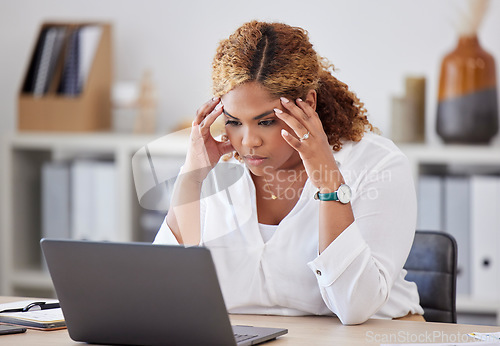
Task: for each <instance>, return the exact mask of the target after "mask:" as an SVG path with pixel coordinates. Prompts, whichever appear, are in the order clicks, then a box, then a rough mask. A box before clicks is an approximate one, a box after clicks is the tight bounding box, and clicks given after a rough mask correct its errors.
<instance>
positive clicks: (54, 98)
mask: <svg viewBox="0 0 500 346" xmlns="http://www.w3.org/2000/svg"><path fill="white" fill-rule="evenodd" d="M35 42H36V44H35V45H34V49H33V53H32V55H31V57H30V58H29V61H28V68H27V72H26V74H25V76H24V80H23V83H22V87H21V90H20V93H19V98H18V102H19V104H18V128H19V130H38V131H40V130H42V131H96V130H108V129H110V128H111V84H112V62H111V57H112V54H111V46H112V45H111V25H110V24H108V23H96V22H60V23H57V22H48V23H44V24H42V26H41V28H40V32H39V34H38V36H37V38H36V41H35Z"/></svg>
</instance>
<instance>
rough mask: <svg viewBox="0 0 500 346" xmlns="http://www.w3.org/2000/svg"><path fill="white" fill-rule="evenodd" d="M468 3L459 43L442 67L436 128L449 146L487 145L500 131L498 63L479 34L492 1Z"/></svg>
mask: <svg viewBox="0 0 500 346" xmlns="http://www.w3.org/2000/svg"><path fill="white" fill-rule="evenodd" d="M467 4H468V6H467V7H468V9H466V10H465V11H463V12H461V18H460V21H459V25H458V28H457V29H458V33H459V39H458V44H457V46H456V48H455V49H454V50H453V51H452V52H451V53H449V54H447V55H446V56H445V57H444V58H443V61H442V64H441V76H440V80H439V95H438V110H437V122H436V127H437V133H438V134H439V136H440V137H441V138H442V139H443V140H444V142H445V143H469V144H487V143H489V141H490V140H491V139H492V138H493V137H494V136H495V135H496V133H497V132H498V100H497V83H496V71H495V60H494V58H493V56H492V55H491V54H489V53H488V52H486V51H485V50H484V49H483V48H482V47H481V44H480V43H479V39H478V35H477V32H478V29H479V26H480V24H481V21H482V19H483V17H484V14H485V13H486V9H487V6H488V1H487V0H469V1H468V2H467Z"/></svg>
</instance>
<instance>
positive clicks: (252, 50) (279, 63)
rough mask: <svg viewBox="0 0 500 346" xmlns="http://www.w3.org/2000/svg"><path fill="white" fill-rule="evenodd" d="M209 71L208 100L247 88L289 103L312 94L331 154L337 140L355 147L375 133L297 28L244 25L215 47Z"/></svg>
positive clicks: (354, 100) (360, 105) (350, 94)
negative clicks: (257, 85)
mask: <svg viewBox="0 0 500 346" xmlns="http://www.w3.org/2000/svg"><path fill="white" fill-rule="evenodd" d="M212 66H213V72H212V82H213V94H214V96H222V95H224V94H226V93H228V92H229V91H231V90H232V89H234V88H235V87H237V86H239V85H242V84H243V83H247V82H259V83H260V84H261V85H262V86H263V87H264V88H265V89H266V90H267V91H268V92H269V93H270V94H271V95H273V96H275V97H276V98H278V97H281V96H285V97H287V98H290V99H292V100H294V99H296V98H299V97H301V98H304V97H305V96H306V95H307V93H308V92H309V91H310V90H316V93H317V105H316V112H317V113H318V115H319V117H320V119H321V122H322V124H323V129H324V131H325V133H326V135H327V136H328V141H329V143H330V145H332V147H333V150H335V151H338V150H340V149H341V148H342V144H341V139H346V140H352V141H359V140H361V138H362V137H363V134H364V132H365V131H374V130H375V128H374V127H373V126H372V124H371V123H370V122H369V121H368V119H367V112H366V109H365V107H364V104H363V103H362V102H361V101H360V100H359V99H358V97H357V96H356V95H355V94H354V93H353V92H352V91H350V90H349V88H348V86H347V85H346V84H345V83H343V82H341V81H339V80H338V79H337V78H335V77H334V76H333V75H332V72H333V71H334V66H333V65H332V64H330V63H329V62H328V60H326V59H325V58H322V57H320V56H319V55H318V54H317V53H316V51H315V50H314V49H313V45H312V44H311V43H310V42H309V37H308V34H307V31H306V30H304V29H302V28H299V27H292V26H289V25H286V24H282V23H265V22H258V21H251V22H248V23H245V24H243V25H242V26H241V27H240V28H238V29H237V30H236V31H235V32H234V33H233V34H232V35H231V36H229V38H227V39H225V40H222V41H221V42H220V43H219V46H218V47H217V52H216V54H215V57H214V60H213V64H212ZM330 70H331V71H330Z"/></svg>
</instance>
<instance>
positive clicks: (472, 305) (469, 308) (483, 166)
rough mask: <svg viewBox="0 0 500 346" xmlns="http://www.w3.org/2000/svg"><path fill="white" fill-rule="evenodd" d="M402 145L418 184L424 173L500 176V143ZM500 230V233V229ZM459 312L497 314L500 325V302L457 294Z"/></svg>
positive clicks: (400, 146)
mask: <svg viewBox="0 0 500 346" xmlns="http://www.w3.org/2000/svg"><path fill="white" fill-rule="evenodd" d="M399 148H400V149H401V150H402V151H403V152H404V153H405V154H406V155H407V157H408V159H409V160H410V163H411V166H412V171H413V177H414V179H415V183H416V184H418V178H419V176H421V175H424V174H434V175H441V176H446V175H474V174H492V175H500V147H499V146H469V145H446V146H445V145H440V146H439V145H435V146H432V147H431V146H426V145H416V144H415V145H409V144H405V145H399ZM419 197H420V198H422V197H421V196H419ZM498 212H499V213H500V210H499V211H498ZM498 232H500V229H499V230H498ZM499 245H500V244H499ZM498 275H500V273H498ZM457 311H458V312H464V313H477V314H495V315H496V317H497V324H500V301H489V300H481V299H474V298H471V297H470V296H467V295H457Z"/></svg>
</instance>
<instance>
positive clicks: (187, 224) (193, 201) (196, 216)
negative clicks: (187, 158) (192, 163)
mask: <svg viewBox="0 0 500 346" xmlns="http://www.w3.org/2000/svg"><path fill="white" fill-rule="evenodd" d="M201 186H202V184H201V183H200V182H199V181H197V180H196V179H192V175H191V174H190V173H182V172H181V174H179V177H178V178H177V181H176V183H175V186H174V190H173V193H172V198H171V204H170V208H169V211H168V214H167V224H168V226H169V227H170V229H171V230H172V233H173V234H174V236H175V237H176V238H177V241H178V242H179V244H184V245H198V244H199V243H200V194H201Z"/></svg>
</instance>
